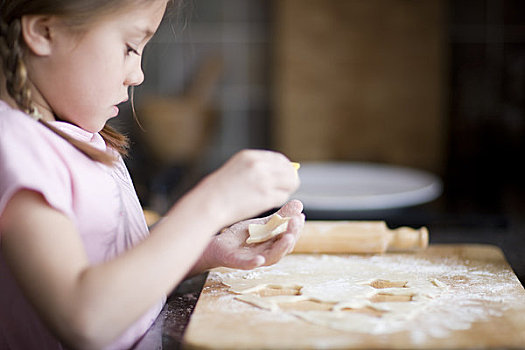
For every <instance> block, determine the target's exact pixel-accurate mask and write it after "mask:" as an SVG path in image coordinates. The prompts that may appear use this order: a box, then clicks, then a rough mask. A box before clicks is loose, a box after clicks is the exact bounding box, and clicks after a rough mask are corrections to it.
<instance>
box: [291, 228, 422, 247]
mask: <svg viewBox="0 0 525 350" xmlns="http://www.w3.org/2000/svg"><path fill="white" fill-rule="evenodd" d="M427 246H428V230H427V228H426V227H421V228H419V229H413V228H410V227H400V228H397V229H389V228H388V227H387V225H386V223H385V222H384V221H315V220H314V221H309V220H307V221H306V222H305V225H304V229H303V232H302V233H301V236H300V238H299V240H298V241H297V243H296V245H295V248H294V251H293V252H294V253H332V254H343V253H384V252H387V251H388V252H391V251H415V250H421V249H424V248H426V247H427Z"/></svg>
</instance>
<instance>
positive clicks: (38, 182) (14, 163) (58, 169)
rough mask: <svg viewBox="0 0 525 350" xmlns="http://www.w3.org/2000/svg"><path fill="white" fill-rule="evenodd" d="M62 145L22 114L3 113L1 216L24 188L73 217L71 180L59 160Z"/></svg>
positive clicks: (0, 130) (0, 125)
mask: <svg viewBox="0 0 525 350" xmlns="http://www.w3.org/2000/svg"><path fill="white" fill-rule="evenodd" d="M63 142H64V140H62V139H61V138H60V137H59V136H58V135H56V134H54V133H52V132H51V131H50V130H48V129H47V128H45V127H44V126H43V125H41V124H40V123H38V122H36V121H34V120H32V119H31V118H29V117H28V116H27V115H25V114H23V113H21V112H16V111H7V112H6V111H5V110H4V111H0V216H1V215H2V214H3V212H4V209H5V207H6V205H7V203H8V202H9V200H10V199H11V198H12V196H13V195H14V194H15V193H16V192H17V191H19V190H21V189H30V190H33V191H36V192H39V193H41V194H42V195H43V197H44V198H45V200H46V201H47V202H48V203H49V205H50V206H51V207H53V208H55V209H57V210H59V211H61V212H63V213H65V214H66V215H68V216H70V217H71V216H72V215H73V214H72V213H73V211H72V191H71V188H72V186H71V177H70V176H69V171H68V168H67V166H66V164H65V163H64V161H63V160H62V159H61V157H60V148H61V147H64V144H63Z"/></svg>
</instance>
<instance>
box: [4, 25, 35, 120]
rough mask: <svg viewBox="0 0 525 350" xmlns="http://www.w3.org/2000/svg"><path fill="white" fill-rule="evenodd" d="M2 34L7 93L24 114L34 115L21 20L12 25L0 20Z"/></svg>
mask: <svg viewBox="0 0 525 350" xmlns="http://www.w3.org/2000/svg"><path fill="white" fill-rule="evenodd" d="M0 34H1V35H0V54H1V55H2V56H1V57H2V62H3V67H2V68H3V72H4V75H5V80H6V89H7V92H8V93H9V95H10V96H11V97H12V98H13V99H14V100H15V102H16V104H17V105H18V106H19V107H20V108H21V109H22V110H23V111H24V112H26V113H28V114H34V108H33V107H32V103H31V90H30V89H29V87H28V84H27V70H26V67H25V64H24V62H23V61H22V55H23V51H22V48H21V47H20V41H19V38H20V34H21V25H20V20H14V21H12V22H11V24H10V25H7V24H6V23H5V22H4V21H3V20H0Z"/></svg>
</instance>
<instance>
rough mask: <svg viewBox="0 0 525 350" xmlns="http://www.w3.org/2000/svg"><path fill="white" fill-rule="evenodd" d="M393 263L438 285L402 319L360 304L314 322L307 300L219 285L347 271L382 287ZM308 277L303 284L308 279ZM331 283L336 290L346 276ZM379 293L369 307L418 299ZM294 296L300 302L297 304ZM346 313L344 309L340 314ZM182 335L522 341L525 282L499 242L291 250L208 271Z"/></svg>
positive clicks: (443, 344)
mask: <svg viewBox="0 0 525 350" xmlns="http://www.w3.org/2000/svg"><path fill="white" fill-rule="evenodd" d="M352 264H354V265H352ZM355 264H358V265H355ZM345 266H346V267H345ZM356 266H365V267H366V266H369V267H368V268H356ZM345 268H347V269H346V270H345ZM323 269H324V270H323ZM348 269H353V270H348ZM349 271H351V272H349ZM389 271H390V272H389ZM391 271H397V272H396V273H401V274H404V275H405V277H404V279H405V280H408V281H405V282H408V283H407V286H411V285H417V283H419V282H422V281H427V282H428V281H431V283H433V284H434V286H436V287H439V288H434V289H435V290H437V291H438V293H434V294H432V293H431V294H429V295H430V297H428V296H427V297H426V299H425V300H424V301H423V303H422V304H421V305H423V307H420V308H416V309H415V310H416V312H412V313H411V314H410V317H407V318H406V319H405V318H401V319H399V318H398V319H396V318H392V319H389V318H388V317H387V316H388V315H389V313H388V311H387V312H385V311H381V312H377V310H373V311H375V313H374V312H371V313H370V314H366V312H364V311H371V309H370V308H368V307H366V310H365V309H362V310H357V311H358V312H360V314H359V315H358V317H361V318H357V319H355V320H356V321H355V322H352V321H351V320H350V321H348V320H347V321H345V320H344V319H337V318H336V319H335V321H334V319H332V320H331V322H332V323H331V324H330V322H327V321H326V319H325V320H324V321H326V322H318V321H319V320H320V319H315V318H314V322H312V320H311V319H310V320H308V319H307V318H304V317H298V316H297V314H299V313H300V312H301V311H304V310H306V311H308V312H310V311H315V310H313V308H312V305H313V304H315V303H313V302H312V301H309V303H310V304H308V302H306V303H302V304H301V303H294V305H296V306H294V307H295V309H294V308H292V309H288V308H286V307H284V305H285V304H284V303H283V304H279V306H282V308H281V307H279V308H277V309H274V310H273V311H270V310H268V309H264V308H261V307H257V306H254V305H252V304H251V303H247V302H245V301H241V300H239V299H238V297H239V294H235V293H233V292H232V291H231V290H230V287H228V286H225V285H224V284H223V282H224V281H226V282H227V283H229V284H230V285H232V282H235V283H237V286H236V288H237V289H239V288H240V287H243V286H244V287H247V288H248V287H253V286H254V283H255V282H254V281H257V280H258V279H259V282H260V281H264V279H265V278H268V277H269V276H270V280H274V281H275V282H276V283H277V282H279V281H280V282H283V281H289V282H291V285H293V283H296V282H297V278H298V277H297V276H299V275H301V276H302V277H301V278H302V279H307V278H310V277H311V279H312V282H311V283H312V284H313V285H314V284H315V283H321V284H322V283H325V285H324V288H325V289H326V288H332V287H330V286H327V285H326V283H327V280H330V281H339V282H341V281H343V282H344V279H345V278H354V277H356V276H358V277H359V278H363V280H366V279H369V280H370V281H374V278H375V282H374V283H375V284H374V283H369V284H368V285H374V286H375V287H374V288H378V291H379V292H381V288H383V287H384V286H381V284H382V283H385V281H387V282H388V277H389V275H388V274H389V273H394V272H391ZM368 272H369V276H367V273H368ZM305 276H306V277H305ZM308 276H310V277H308ZM323 278H325V280H323ZM370 278H371V279H370ZM396 279H397V280H396V281H390V282H392V283H391V285H389V286H387V287H392V286H393V287H396V285H395V283H399V280H400V279H403V278H400V277H399V276H397V277H396ZM381 281H382V282H381ZM418 281H419V282H418ZM301 283H303V282H301ZM305 283H306V282H305ZM305 283H303V285H304V287H303V289H304V288H306V287H307V286H306V284H305ZM367 283H368V282H367ZM336 285H337V283H336V284H334V286H335V287H333V288H341V285H342V286H344V283H342V284H341V283H339V287H337V286H336ZM310 287H312V286H310ZM397 287H399V288H402V287H403V286H401V285H398V286H397ZM405 287H406V286H405ZM272 288H273V289H272ZM253 289H254V288H252V290H253ZM255 289H257V288H255ZM292 289H293V288H292ZM395 289H396V288H394V290H395ZM268 290H270V294H272V292H271V291H272V290H273V292H276V291H277V294H279V293H283V294H290V293H289V292H290V291H289V290H286V288H283V289H280V290H279V289H278V288H276V286H275V285H274V286H273V287H272V286H271V285H270V286H267V287H266V291H268ZM314 290H315V288H314ZM320 290H322V288H321V289H320ZM385 290H392V289H385ZM296 291H298V292H299V288H297V290H296ZM318 292H319V290H318ZM258 293H259V294H258V295H251V296H252V297H253V296H255V297H256V298H259V299H261V298H262V299H263V300H265V299H264V298H265V297H266V296H267V295H268V294H261V293H260V290H259V292H258ZM246 294H254V292H253V293H246ZM246 294H243V295H246ZM292 294H294V293H292ZM295 294H300V293H295ZM387 294H388V293H387ZM394 294H396V293H394ZM241 296H242V295H241ZM375 298H376V300H375V303H374V304H373V305H394V306H396V305H407V306H410V305H414V304H410V303H414V302H416V298H414V300H406V299H398V300H397V301H396V300H395V299H390V300H377V295H376V296H375ZM381 302H385V304H381ZM396 303H398V304H396ZM399 303H401V304H399ZM300 304H301V305H302V306H305V308H303V309H302V310H301V308H302V306H299V305H300ZM317 304H319V303H317ZM317 304H316V305H317ZM321 304H322V303H321ZM317 306H319V305H317ZM387 309H388V308H387ZM298 310H300V311H299V312H298V313H297V311H298ZM345 311H355V310H351V309H346V310H345ZM294 312H295V313H294ZM325 312H330V311H325ZM350 314H351V312H348V313H346V312H344V311H343V312H342V313H341V315H342V316H341V317H347V316H346V315H350ZM314 315H315V314H314ZM323 315H325V314H323ZM354 315H355V314H354ZM338 317H339V316H338ZM362 317H365V318H364V319H363V318H362ZM366 317H368V318H366ZM362 320H365V321H366V322H361V321H362ZM367 322H369V323H367ZM368 324H369V326H368ZM360 325H361V326H360ZM183 342H184V344H183V346H184V348H189V349H211V348H213V349H283V348H287V349H313V348H327V349H340V348H348V349H357V348H359V349H362V348H368V349H379V348H381V349H388V348H391V349H467V348H525V290H524V289H523V287H522V285H521V284H520V282H519V280H518V279H517V278H516V276H515V274H514V273H513V271H512V269H511V268H510V266H509V265H508V263H507V262H506V261H505V257H504V255H503V253H502V252H501V250H500V249H499V248H497V247H494V246H488V245H470V244H469V245H431V246H429V248H428V249H426V250H424V251H420V252H416V253H387V254H376V255H372V254H370V255H322V254H321V255H314V254H292V255H289V256H287V257H285V258H284V259H283V260H281V262H279V263H278V264H277V265H274V266H272V267H264V268H259V269H256V270H252V271H240V270H231V269H221V270H214V271H212V272H210V275H209V276H208V279H207V281H206V284H205V286H204V289H203V291H202V293H201V296H200V298H199V301H198V303H197V305H196V308H195V310H194V312H193V314H192V317H191V319H190V323H189V325H188V328H187V330H186V333H185V335H184V340H183Z"/></svg>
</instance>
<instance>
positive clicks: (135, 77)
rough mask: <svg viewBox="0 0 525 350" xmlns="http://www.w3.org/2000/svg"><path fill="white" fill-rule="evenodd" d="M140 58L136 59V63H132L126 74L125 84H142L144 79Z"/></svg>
mask: <svg viewBox="0 0 525 350" xmlns="http://www.w3.org/2000/svg"><path fill="white" fill-rule="evenodd" d="M141 61H142V60H140V59H139V60H137V63H136V64H134V65H133V67H132V68H131V69H130V71H129V72H128V74H127V76H126V81H125V84H126V85H129V86H137V85H140V84H142V82H143V81H144V72H143V71H142V66H141Z"/></svg>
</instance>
